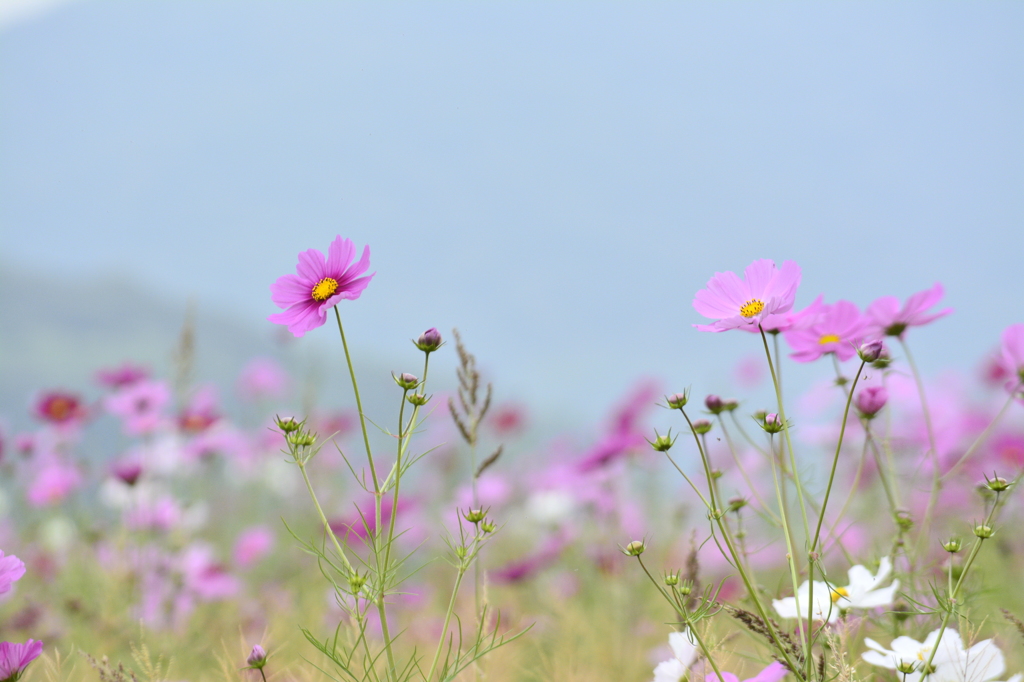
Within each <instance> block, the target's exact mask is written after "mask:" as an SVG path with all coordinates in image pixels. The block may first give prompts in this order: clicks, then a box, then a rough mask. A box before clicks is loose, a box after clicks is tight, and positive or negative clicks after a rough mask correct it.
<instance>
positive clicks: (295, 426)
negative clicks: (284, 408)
mask: <svg viewBox="0 0 1024 682" xmlns="http://www.w3.org/2000/svg"><path fill="white" fill-rule="evenodd" d="M275 421H276V422H277V428H279V429H281V430H282V431H284V432H285V433H292V432H293V431H298V430H299V429H301V428H302V424H300V423H299V422H297V421H295V418H294V417H287V418H285V419H281V418H280V417H277V418H276V420H275Z"/></svg>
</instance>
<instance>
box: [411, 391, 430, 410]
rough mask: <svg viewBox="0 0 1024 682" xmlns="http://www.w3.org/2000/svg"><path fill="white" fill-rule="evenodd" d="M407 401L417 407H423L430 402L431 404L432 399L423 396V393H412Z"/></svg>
mask: <svg viewBox="0 0 1024 682" xmlns="http://www.w3.org/2000/svg"><path fill="white" fill-rule="evenodd" d="M405 399H406V400H408V401H409V402H410V403H412V404H413V405H415V406H416V407H423V406H424V405H426V404H427V403H428V402H430V398H429V397H427V396H425V395H423V394H422V393H410V394H409V395H408V396H406V398H405Z"/></svg>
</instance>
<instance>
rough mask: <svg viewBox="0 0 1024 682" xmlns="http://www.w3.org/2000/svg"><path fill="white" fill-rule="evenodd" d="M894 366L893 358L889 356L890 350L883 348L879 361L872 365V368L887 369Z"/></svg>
mask: <svg viewBox="0 0 1024 682" xmlns="http://www.w3.org/2000/svg"><path fill="white" fill-rule="evenodd" d="M891 364H892V356H891V355H889V349H888V348H886V347H884V346H883V347H882V354H881V355H879V356H878V359H877V360H875V361H874V362H872V363H871V366H872V367H874V368H875V369H885V368H886V367H888V366H889V365H891Z"/></svg>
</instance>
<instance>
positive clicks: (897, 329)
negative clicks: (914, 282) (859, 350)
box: [864, 282, 953, 338]
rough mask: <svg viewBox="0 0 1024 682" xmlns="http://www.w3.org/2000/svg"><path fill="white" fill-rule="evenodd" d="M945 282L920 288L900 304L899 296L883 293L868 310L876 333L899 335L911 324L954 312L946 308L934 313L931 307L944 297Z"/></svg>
mask: <svg viewBox="0 0 1024 682" xmlns="http://www.w3.org/2000/svg"><path fill="white" fill-rule="evenodd" d="M942 294H943V289H942V284H941V283H939V282H936V283H935V286H933V287H932V288H931V289H928V290H926V291H919V292H917V293H916V294H914V295H913V296H911V297H910V298H908V299H907V302H906V303H905V304H904V305H903V307H902V308H901V307H900V300H899V299H898V298H896V297H895V296H882V297H881V298H879V299H875V301H874V302H873V303H872V304H871V305H869V306H868V309H867V310H866V311H864V312H865V315H866V317H867V318H868V320H869V323H870V325H871V329H872V331H873V332H877V333H876V334H875V335H876V336H899V337H900V338H902V337H903V332H905V331H906V330H907V327H920V326H921V325H925V324H928V323H929V322H932V321H934V320H937V319H939V318H940V317H943V316H945V315H949V314H950V313H951V312H953V309H952V308H944V309H943V310H940V311H938V312H933V313H930V312H928V309H929V308H931V307H932V306H934V305H935V304H937V303H938V302H939V301H940V300H942Z"/></svg>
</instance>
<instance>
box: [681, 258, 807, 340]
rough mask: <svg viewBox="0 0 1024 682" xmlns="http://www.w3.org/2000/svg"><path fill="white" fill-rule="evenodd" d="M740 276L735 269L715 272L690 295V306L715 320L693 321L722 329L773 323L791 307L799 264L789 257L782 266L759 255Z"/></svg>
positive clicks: (709, 329)
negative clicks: (691, 301)
mask: <svg viewBox="0 0 1024 682" xmlns="http://www.w3.org/2000/svg"><path fill="white" fill-rule="evenodd" d="M743 275H744V278H745V279H740V278H739V277H738V276H737V275H736V273H734V272H716V273H715V276H714V277H712V278H711V279H710V280H708V284H707V288H705V289H701V290H700V291H698V292H697V295H696V296H694V299H693V307H694V308H695V309H696V310H697V312H698V313H700V314H701V315H703V316H704V317H709V318H711V319H713V320H715V322H713V323H712V324H707V325H704V324H695V325H694V326H695V327H696V328H697V329H699V330H700V331H702V332H724V331H726V330H729V329H748V330H750V331H757V330H758V325H760V324H762V323H765V322H767V323H768V324H769V325H774V324H776V323H777V322H779V321H778V320H775V319H770V318H775V317H776V316H781V315H782V314H783V313H786V312H788V311H789V310H790V309H791V308H792V307H793V301H794V299H795V298H796V288H797V286H799V284H800V266H799V265H797V264H796V263H795V262H794V261H791V260H788V261H786V262H784V263H783V264H782V269H781V270H777V269H776V268H775V262H774V261H771V260H768V259H762V260H756V261H754V262H753V263H751V264H750V265H748V266H747V269H746V270H744V272H743Z"/></svg>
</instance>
